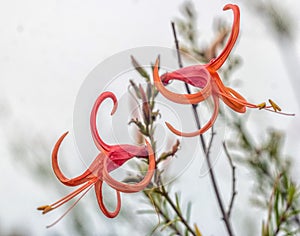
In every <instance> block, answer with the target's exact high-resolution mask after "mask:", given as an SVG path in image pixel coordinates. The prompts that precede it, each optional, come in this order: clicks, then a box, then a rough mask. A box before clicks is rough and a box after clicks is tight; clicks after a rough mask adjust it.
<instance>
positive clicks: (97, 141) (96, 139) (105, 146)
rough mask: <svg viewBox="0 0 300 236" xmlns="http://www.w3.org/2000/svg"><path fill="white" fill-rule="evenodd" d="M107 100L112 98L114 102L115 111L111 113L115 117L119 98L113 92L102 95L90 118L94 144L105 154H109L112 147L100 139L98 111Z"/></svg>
mask: <svg viewBox="0 0 300 236" xmlns="http://www.w3.org/2000/svg"><path fill="white" fill-rule="evenodd" d="M106 98H111V99H112V100H113V102H114V106H113V109H112V111H111V115H113V114H114V113H115V112H116V110H117V107H118V101H117V98H116V96H115V95H114V94H113V93H112V92H104V93H101V95H100V96H99V97H98V98H97V100H96V102H95V104H94V106H93V109H92V112H91V117H90V125H91V131H92V135H93V139H94V142H95V144H96V146H97V148H98V149H99V150H100V151H102V152H104V153H107V152H109V151H110V148H111V146H110V145H108V144H106V143H105V142H104V141H103V140H102V139H101V138H100V135H99V133H98V130H97V124H96V123H97V122H96V121H97V112H98V109H99V107H100V105H101V103H102V102H103V101H104V100H105V99H106Z"/></svg>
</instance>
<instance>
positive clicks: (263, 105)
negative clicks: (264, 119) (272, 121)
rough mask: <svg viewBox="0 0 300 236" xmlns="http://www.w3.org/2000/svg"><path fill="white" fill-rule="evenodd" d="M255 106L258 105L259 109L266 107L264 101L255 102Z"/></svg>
mask: <svg viewBox="0 0 300 236" xmlns="http://www.w3.org/2000/svg"><path fill="white" fill-rule="evenodd" d="M257 107H258V109H259V110H261V109H264V108H265V107H266V103H265V102H262V103H260V104H257Z"/></svg>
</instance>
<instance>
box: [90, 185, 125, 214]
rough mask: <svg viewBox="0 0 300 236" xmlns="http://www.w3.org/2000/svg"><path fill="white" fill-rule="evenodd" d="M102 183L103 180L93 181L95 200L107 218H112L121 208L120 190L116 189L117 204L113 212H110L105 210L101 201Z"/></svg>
mask: <svg viewBox="0 0 300 236" xmlns="http://www.w3.org/2000/svg"><path fill="white" fill-rule="evenodd" d="M102 184H103V182H102V181H101V180H99V181H97V182H96V183H95V193H96V196H97V201H98V205H99V207H100V209H101V211H102V212H103V214H104V215H105V216H107V217H109V218H114V217H116V216H117V215H118V214H119V212H120V209H121V196H120V192H119V191H116V193H117V206H116V209H115V210H114V211H113V212H110V211H108V210H107V208H106V206H105V204H104V202H103V195H102Z"/></svg>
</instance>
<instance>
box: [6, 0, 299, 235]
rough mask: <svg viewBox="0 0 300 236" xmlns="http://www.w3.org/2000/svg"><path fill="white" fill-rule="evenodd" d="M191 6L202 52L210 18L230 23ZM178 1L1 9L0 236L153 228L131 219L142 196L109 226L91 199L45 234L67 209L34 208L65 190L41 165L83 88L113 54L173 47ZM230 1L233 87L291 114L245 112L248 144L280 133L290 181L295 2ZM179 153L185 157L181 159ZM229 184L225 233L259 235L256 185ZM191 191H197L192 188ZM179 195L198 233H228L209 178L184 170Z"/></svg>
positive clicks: (242, 174) (17, 4)
mask: <svg viewBox="0 0 300 236" xmlns="http://www.w3.org/2000/svg"><path fill="white" fill-rule="evenodd" d="M191 2H192V3H193V4H194V7H195V11H196V12H197V14H198V18H197V22H196V23H197V29H198V31H199V32H200V35H199V44H200V45H201V44H202V45H203V46H205V44H208V43H209V41H210V40H211V39H212V38H213V36H214V31H213V25H214V22H215V20H216V19H218V18H221V19H223V20H224V21H225V22H227V23H228V24H229V25H231V22H232V14H229V13H228V12H226V13H225V12H223V11H222V8H223V6H224V5H225V4H227V3H228V2H227V1H223V0H222V1H221V0H215V1H204V0H203V1H191ZM183 3H184V1H179V0H175V1H170V0H169V1H158V0H154V1H151V2H150V1H144V0H124V1H115V0H113V1H96V0H95V1H92V0H91V1H85V2H83V1H78V0H74V1H67V0H60V1H47V0H43V1H38V0H28V1H20V0H12V1H0V4H1V5H0V121H1V122H0V141H1V145H0V199H1V200H0V235H126V233H125V232H130V233H131V234H132V235H147V233H145V232H151V230H152V229H153V228H154V227H155V224H156V223H157V218H156V217H155V216H141V215H138V214H137V213H136V211H137V210H138V209H136V208H134V207H133V206H135V205H136V203H135V202H136V201H138V202H140V203H141V206H145V207H146V206H147V204H146V203H145V201H143V197H142V195H141V194H140V195H139V194H132V195H126V196H125V195H124V196H122V199H123V207H122V211H121V215H120V216H119V217H118V218H116V219H106V218H105V217H104V216H103V215H102V213H101V212H100V211H99V209H98V206H97V204H96V200H95V196H94V192H93V191H91V193H88V194H87V195H86V196H85V197H84V199H82V200H81V201H80V202H79V204H78V205H77V206H76V207H75V208H74V209H73V210H72V212H71V213H69V214H68V215H67V216H66V217H65V218H64V219H63V220H62V221H61V222H59V223H58V224H57V225H56V226H55V227H53V228H50V229H46V228H45V226H46V225H48V224H49V223H51V222H53V221H54V220H55V219H56V218H58V217H59V216H60V215H61V214H63V212H64V209H66V208H64V209H58V210H56V211H53V212H52V213H49V214H47V215H45V216H41V214H40V212H38V211H36V207H37V206H40V205H44V204H48V203H52V202H54V201H55V200H57V199H59V198H61V197H62V196H64V195H65V194H66V193H68V192H69V191H70V189H68V188H67V187H64V186H62V185H61V184H60V183H59V182H58V181H57V180H56V178H55V176H54V174H53V172H52V169H51V159H50V157H51V150H52V148H53V145H54V143H55V142H56V140H57V138H58V137H59V136H60V135H61V134H62V133H63V132H65V131H66V130H71V129H72V119H73V109H74V104H75V99H76V95H77V93H78V91H79V88H80V86H81V84H82V83H83V81H84V79H85V78H86V77H87V75H88V74H89V73H90V72H91V71H92V70H93V68H94V67H95V66H96V65H97V64H99V63H101V62H102V61H103V60H104V59H106V58H108V57H110V56H112V55H114V54H116V53H118V52H120V51H124V50H127V49H130V48H135V47H141V46H162V47H170V48H174V43H173V42H174V39H173V35H172V31H171V27H170V21H172V20H176V19H178V18H180V17H181V9H182V6H183ZM233 3H236V4H238V5H239V6H240V10H241V32H240V36H239V39H238V43H237V44H236V47H235V49H234V53H235V54H237V55H239V57H240V58H241V60H242V65H241V66H240V67H239V68H238V69H237V70H236V71H234V73H233V77H234V78H236V80H237V81H238V82H237V83H236V84H234V86H235V87H236V88H238V90H239V92H240V93H241V94H243V95H244V96H245V97H247V98H248V100H250V101H251V102H254V103H259V102H261V101H263V100H266V98H272V99H274V100H275V101H276V102H277V103H278V104H279V105H280V106H281V108H282V109H283V110H284V111H287V112H291V113H295V114H296V116H295V117H286V116H280V115H276V114H273V113H270V112H257V111H253V112H251V113H250V114H249V115H244V116H245V119H246V123H247V127H248V128H249V130H250V131H251V134H252V135H253V137H255V139H256V140H254V141H257V142H259V140H260V139H261V138H263V137H264V136H265V135H266V133H265V130H267V128H269V127H270V128H271V127H275V128H277V129H279V130H280V131H282V132H283V133H284V137H285V139H284V148H283V153H284V154H285V155H288V156H290V157H292V159H293V165H292V168H291V171H292V176H293V179H294V180H295V181H296V182H297V183H299V168H300V160H299V155H298V154H299V152H300V145H299V143H300V140H299V130H300V118H299V115H298V114H299V112H300V95H299V91H300V82H299V79H300V78H299V73H298V70H299V66H300V64H299V58H300V41H299V40H300V39H299V36H300V28H299V22H300V16H299V12H300V3H298V2H297V1H295V0H286V1H275V0H269V1H268V0H265V1H263V0H256V1H251V2H249V1H244V0H240V1H233ZM149 60H154V59H153V58H150V59H149ZM70 149H72V148H71V147H70ZM64 153H65V154H66V153H67V150H66V151H65V152H64ZM64 156H65V157H66V156H67V155H64ZM178 156H183V157H184V150H181V151H180V152H179V153H178ZM224 165H228V164H226V162H225V164H224V162H223V161H222V160H220V161H218V163H217V164H216V166H215V168H216V172H217V173H218V174H217V176H218V178H219V185H220V188H221V190H222V193H223V194H224V195H225V196H224V198H225V199H228V198H229V196H228V197H227V196H226V194H227V193H228V194H229V188H230V181H229V180H228V178H229V174H228V173H227V172H228V170H227V169H226V168H224ZM68 167H69V166H68ZM68 167H66V172H67V170H72V171H73V172H72V171H71V172H70V175H71V174H72V173H74V175H76V173H79V172H80V170H81V169H80V165H79V166H76V167H69V168H70V169H68ZM72 168H74V169H72ZM77 170H78V171H79V172H78V171H77ZM195 176H196V177H195ZM237 178H238V197H237V200H236V205H235V207H234V212H233V219H232V224H233V226H234V228H235V230H236V232H237V235H256V234H257V233H259V232H260V228H261V221H262V219H263V218H264V217H266V213H263V212H262V211H260V210H258V209H256V208H252V207H251V205H250V203H249V199H248V196H249V194H250V192H251V186H252V185H253V183H252V182H251V175H250V174H249V171H248V170H247V169H246V168H243V167H241V168H239V169H238V174H237ZM195 184H197V185H199V186H201V188H200V187H199V188H198V189H197V190H194V191H189V189H191V188H194V185H195ZM176 189H179V190H180V192H181V193H182V198H184V199H186V201H192V202H193V214H192V219H193V221H194V222H197V224H198V226H199V227H200V228H201V232H202V233H203V235H224V234H225V230H224V226H223V223H222V221H221V220H220V214H219V211H218V208H217V205H216V202H215V201H214V196H213V193H212V189H211V186H210V182H209V181H208V178H207V176H202V177H199V169H197V167H195V166H191V168H190V169H187V171H186V172H185V173H184V174H183V175H182V176H181V177H180V178H179V179H178V182H177V183H176ZM195 191H196V192H195ZM132 198H133V200H132ZM148 207H149V205H148ZM245 229H248V230H247V232H246V233H245ZM244 233H245V234H244ZM158 234H160V233H159V232H158ZM161 234H164V232H162V233H161ZM165 234H166V235H168V234H167V233H165Z"/></svg>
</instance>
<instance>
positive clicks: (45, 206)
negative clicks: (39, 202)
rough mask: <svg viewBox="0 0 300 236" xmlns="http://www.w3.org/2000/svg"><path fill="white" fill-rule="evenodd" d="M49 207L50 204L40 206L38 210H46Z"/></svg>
mask: <svg viewBox="0 0 300 236" xmlns="http://www.w3.org/2000/svg"><path fill="white" fill-rule="evenodd" d="M47 207H49V205H43V206H39V207H38V208H37V210H38V211H43V210H45V209H46V208H47Z"/></svg>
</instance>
